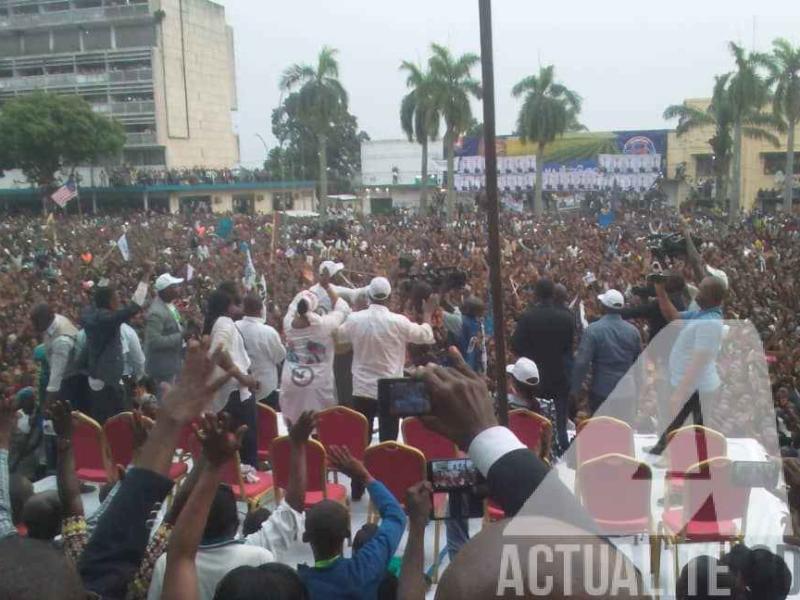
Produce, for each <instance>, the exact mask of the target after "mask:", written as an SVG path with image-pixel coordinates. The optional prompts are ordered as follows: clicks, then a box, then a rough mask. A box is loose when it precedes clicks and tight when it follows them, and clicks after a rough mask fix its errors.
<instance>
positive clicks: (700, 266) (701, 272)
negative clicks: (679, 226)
mask: <svg viewBox="0 0 800 600" xmlns="http://www.w3.org/2000/svg"><path fill="white" fill-rule="evenodd" d="M683 237H685V238H686V259H687V260H688V261H689V265H690V266H691V267H692V272H693V273H694V276H695V277H696V278H697V281H701V280H702V279H703V277H705V274H706V265H705V262H704V261H703V257H702V256H700V252H698V250H697V246H695V245H694V240H693V239H692V230H691V228H690V227H689V224H688V223H687V222H686V221H684V222H683Z"/></svg>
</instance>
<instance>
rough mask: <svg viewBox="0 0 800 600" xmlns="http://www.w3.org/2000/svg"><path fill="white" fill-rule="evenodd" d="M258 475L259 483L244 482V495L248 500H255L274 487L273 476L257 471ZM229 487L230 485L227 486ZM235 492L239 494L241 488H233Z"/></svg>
mask: <svg viewBox="0 0 800 600" xmlns="http://www.w3.org/2000/svg"><path fill="white" fill-rule="evenodd" d="M256 475H258V479H259V481H258V483H247V482H246V481H245V482H244V495H245V496H246V497H247V498H254V497H256V496H259V495H261V494H263V493H264V492H266V491H267V490H268V489H269V488H271V487H272V475H270V474H269V473H265V472H264V471H256ZM226 485H229V484H226ZM232 487H233V491H234V492H236V493H238V492H239V489H238V488H239V486H232Z"/></svg>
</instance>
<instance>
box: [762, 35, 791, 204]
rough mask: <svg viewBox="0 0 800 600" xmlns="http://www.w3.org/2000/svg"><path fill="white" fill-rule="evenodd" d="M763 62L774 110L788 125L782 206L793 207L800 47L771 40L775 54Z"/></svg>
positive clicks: (785, 41) (768, 56)
mask: <svg viewBox="0 0 800 600" xmlns="http://www.w3.org/2000/svg"><path fill="white" fill-rule="evenodd" d="M760 62H761V64H762V65H764V66H765V67H766V69H767V85H768V86H769V87H770V88H772V91H773V92H772V111H773V114H774V116H775V118H776V119H779V120H780V121H781V122H782V124H783V125H784V126H785V127H786V135H787V143H786V168H785V169H784V172H785V173H786V180H785V184H784V186H785V187H784V190H783V206H784V209H785V210H786V211H790V210H792V189H793V186H794V141H795V132H796V129H797V126H798V124H799V123H800V46H798V47H796V48H795V47H793V46H792V45H791V43H789V42H788V41H787V40H785V39H782V38H778V39H777V40H775V41H774V42H772V53H771V54H768V55H762V56H761V57H760Z"/></svg>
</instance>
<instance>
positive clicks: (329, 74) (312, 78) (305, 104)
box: [280, 46, 347, 217]
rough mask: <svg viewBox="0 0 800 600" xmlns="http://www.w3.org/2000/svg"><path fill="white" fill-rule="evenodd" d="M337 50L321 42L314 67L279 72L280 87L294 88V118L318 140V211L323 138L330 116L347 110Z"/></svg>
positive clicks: (323, 193)
mask: <svg viewBox="0 0 800 600" xmlns="http://www.w3.org/2000/svg"><path fill="white" fill-rule="evenodd" d="M337 54H338V50H336V49H335V48H330V47H328V46H323V48H322V50H320V53H319V56H318V58H317V65H316V67H315V66H313V65H308V64H294V65H292V66H291V67H289V68H288V69H286V70H285V71H284V72H283V77H281V83H280V87H281V90H283V91H285V92H291V91H292V90H294V89H296V88H297V89H298V100H299V106H298V118H299V119H300V121H301V122H302V123H303V124H304V125H305V126H306V127H308V128H309V129H310V130H311V131H312V132H313V133H314V135H315V136H316V137H317V142H318V143H319V211H320V213H321V214H322V216H323V217H324V216H325V215H327V212H328V156H327V146H326V145H327V141H328V133H329V131H330V130H331V127H332V122H333V120H334V119H335V118H336V117H337V116H338V115H339V114H341V113H342V112H343V111H346V110H347V91H345V89H344V87H343V86H342V83H341V82H340V81H339V62H338V61H337V60H336V55H337Z"/></svg>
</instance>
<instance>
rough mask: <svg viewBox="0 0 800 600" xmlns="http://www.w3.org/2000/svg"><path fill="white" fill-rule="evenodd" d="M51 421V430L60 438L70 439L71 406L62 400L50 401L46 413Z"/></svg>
mask: <svg viewBox="0 0 800 600" xmlns="http://www.w3.org/2000/svg"><path fill="white" fill-rule="evenodd" d="M45 414H46V415H47V417H49V418H50V420H51V421H53V430H54V431H55V432H56V435H57V436H58V437H60V438H61V439H67V440H68V439H72V407H71V406H70V405H69V403H68V402H65V401H64V400H56V401H55V402H51V403H50V406H49V408H48V409H47V411H46V413H45Z"/></svg>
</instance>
